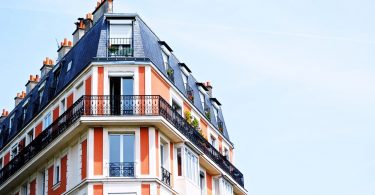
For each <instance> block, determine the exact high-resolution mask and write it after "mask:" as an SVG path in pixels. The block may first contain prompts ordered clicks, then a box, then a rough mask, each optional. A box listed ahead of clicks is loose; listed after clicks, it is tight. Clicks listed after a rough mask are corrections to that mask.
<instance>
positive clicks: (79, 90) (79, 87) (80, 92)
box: [76, 82, 85, 99]
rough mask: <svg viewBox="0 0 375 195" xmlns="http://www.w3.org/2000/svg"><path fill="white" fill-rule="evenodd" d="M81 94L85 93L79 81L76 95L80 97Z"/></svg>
mask: <svg viewBox="0 0 375 195" xmlns="http://www.w3.org/2000/svg"><path fill="white" fill-rule="evenodd" d="M83 95H85V92H84V89H83V82H81V83H80V84H79V85H78V86H77V87H76V97H77V99H79V98H81V97H82V96H83Z"/></svg>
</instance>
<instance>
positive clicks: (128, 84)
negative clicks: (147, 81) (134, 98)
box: [122, 78, 134, 95]
mask: <svg viewBox="0 0 375 195" xmlns="http://www.w3.org/2000/svg"><path fill="white" fill-rule="evenodd" d="M133 83H134V80H133V78H123V79H122V93H123V95H133Z"/></svg>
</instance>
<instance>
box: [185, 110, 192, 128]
mask: <svg viewBox="0 0 375 195" xmlns="http://www.w3.org/2000/svg"><path fill="white" fill-rule="evenodd" d="M184 114H185V119H186V122H187V123H188V124H189V125H191V124H192V122H193V117H192V116H191V112H190V111H185V113H184Z"/></svg>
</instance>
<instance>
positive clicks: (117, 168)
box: [109, 162, 135, 177]
mask: <svg viewBox="0 0 375 195" xmlns="http://www.w3.org/2000/svg"><path fill="white" fill-rule="evenodd" d="M134 167H135V166H134V162H116V163H109V176H110V177H134V176H135V174H134V173H135V172H134Z"/></svg>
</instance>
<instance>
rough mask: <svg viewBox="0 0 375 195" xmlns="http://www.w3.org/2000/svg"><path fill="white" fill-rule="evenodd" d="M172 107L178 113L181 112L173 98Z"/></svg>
mask: <svg viewBox="0 0 375 195" xmlns="http://www.w3.org/2000/svg"><path fill="white" fill-rule="evenodd" d="M172 109H173V110H175V111H177V112H178V113H180V114H182V108H181V106H180V105H179V104H178V103H177V102H176V101H174V100H172Z"/></svg>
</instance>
